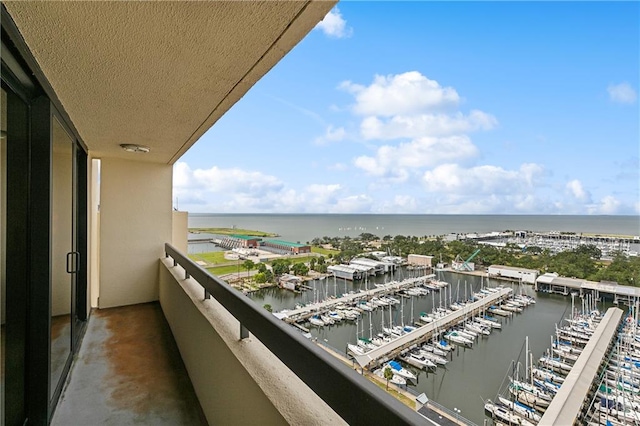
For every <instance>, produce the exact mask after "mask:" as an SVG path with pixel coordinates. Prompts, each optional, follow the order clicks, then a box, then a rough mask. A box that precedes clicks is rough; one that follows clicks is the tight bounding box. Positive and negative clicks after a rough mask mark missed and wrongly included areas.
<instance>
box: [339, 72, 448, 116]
mask: <svg viewBox="0 0 640 426" xmlns="http://www.w3.org/2000/svg"><path fill="white" fill-rule="evenodd" d="M339 87H340V88H342V89H344V90H346V91H347V92H349V93H351V94H353V95H354V96H355V98H356V99H355V100H356V103H355V105H353V111H354V112H355V113H356V114H359V115H365V116H370V115H374V116H384V117H390V116H394V115H407V114H409V115H411V114H417V113H420V112H423V111H427V110H434V109H441V108H443V107H448V106H456V105H458V103H459V102H460V97H459V96H458V93H457V92H456V91H455V89H453V88H452V87H442V86H440V84H439V83H438V82H437V81H435V80H430V79H428V78H427V77H425V76H423V75H422V74H420V73H419V72H417V71H410V72H406V73H403V74H397V75H388V76H381V75H376V76H375V77H374V80H373V83H371V85H370V86H363V85H360V84H355V83H352V82H351V81H344V82H343V83H342V84H340V86H339Z"/></svg>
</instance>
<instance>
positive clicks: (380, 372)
mask: <svg viewBox="0 0 640 426" xmlns="http://www.w3.org/2000/svg"><path fill="white" fill-rule="evenodd" d="M384 370H385V368H378V369H377V370H375V371H374V372H373V374H375V375H376V376H378V377H380V378H382V379H384V380H387V379H386V378H385V377H384ZM391 371H393V369H391ZM389 382H390V383H393V384H394V385H406V384H407V380H406V379H405V378H404V377H402V376H400V375H398V374H395V373H394V374H393V377H392V378H391V379H389Z"/></svg>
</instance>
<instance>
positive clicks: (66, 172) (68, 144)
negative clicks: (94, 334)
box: [50, 117, 78, 398]
mask: <svg viewBox="0 0 640 426" xmlns="http://www.w3.org/2000/svg"><path fill="white" fill-rule="evenodd" d="M52 125H53V126H52V127H53V140H52V162H51V164H52V167H51V209H52V211H51V330H50V332H51V344H50V351H51V355H50V362H51V368H50V372H51V380H50V387H51V388H50V395H51V398H53V396H54V394H55V390H56V387H57V386H58V385H59V383H60V378H61V377H62V373H63V371H64V369H65V365H66V363H67V361H68V360H69V355H70V354H71V327H72V306H73V300H72V294H73V293H74V291H73V287H74V285H75V282H74V279H75V271H76V265H77V263H78V262H77V257H78V256H77V252H76V250H75V247H74V240H75V238H74V234H75V232H74V216H75V215H74V213H75V208H74V202H75V199H74V198H75V197H74V141H73V139H72V138H71V137H70V136H69V134H68V133H67V132H66V131H65V130H64V128H63V126H62V125H61V124H60V123H59V122H58V120H57V118H56V117H53V118H52Z"/></svg>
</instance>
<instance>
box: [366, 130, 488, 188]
mask: <svg viewBox="0 0 640 426" xmlns="http://www.w3.org/2000/svg"><path fill="white" fill-rule="evenodd" d="M477 155H478V149H477V148H476V146H475V145H473V144H472V143H471V140H470V139H469V138H468V137H467V136H449V137H446V138H430V137H425V138H419V139H415V140H413V141H411V142H407V143H401V144H399V145H398V146H391V145H384V146H381V147H380V148H378V150H377V152H376V155H375V157H370V156H360V157H357V158H356V159H355V160H354V164H355V166H356V167H358V168H360V169H362V170H364V171H365V172H366V173H367V174H369V175H371V176H377V177H381V178H385V179H388V180H390V181H392V182H404V181H406V180H407V179H408V178H409V171H411V170H415V169H420V168H425V167H428V168H430V167H435V166H437V165H438V164H441V163H445V162H446V163H449V162H453V161H464V160H467V159H469V158H473V157H476V156H477Z"/></svg>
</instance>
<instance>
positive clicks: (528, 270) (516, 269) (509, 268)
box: [489, 265, 538, 274]
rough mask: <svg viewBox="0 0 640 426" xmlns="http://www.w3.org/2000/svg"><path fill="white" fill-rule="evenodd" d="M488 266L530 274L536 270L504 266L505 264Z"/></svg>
mask: <svg viewBox="0 0 640 426" xmlns="http://www.w3.org/2000/svg"><path fill="white" fill-rule="evenodd" d="M489 268H499V269H504V270H507V271H519V272H528V273H530V274H533V273H535V274H537V273H538V271H537V270H535V269H526V268H518V267H516V266H505V265H491V266H489Z"/></svg>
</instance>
